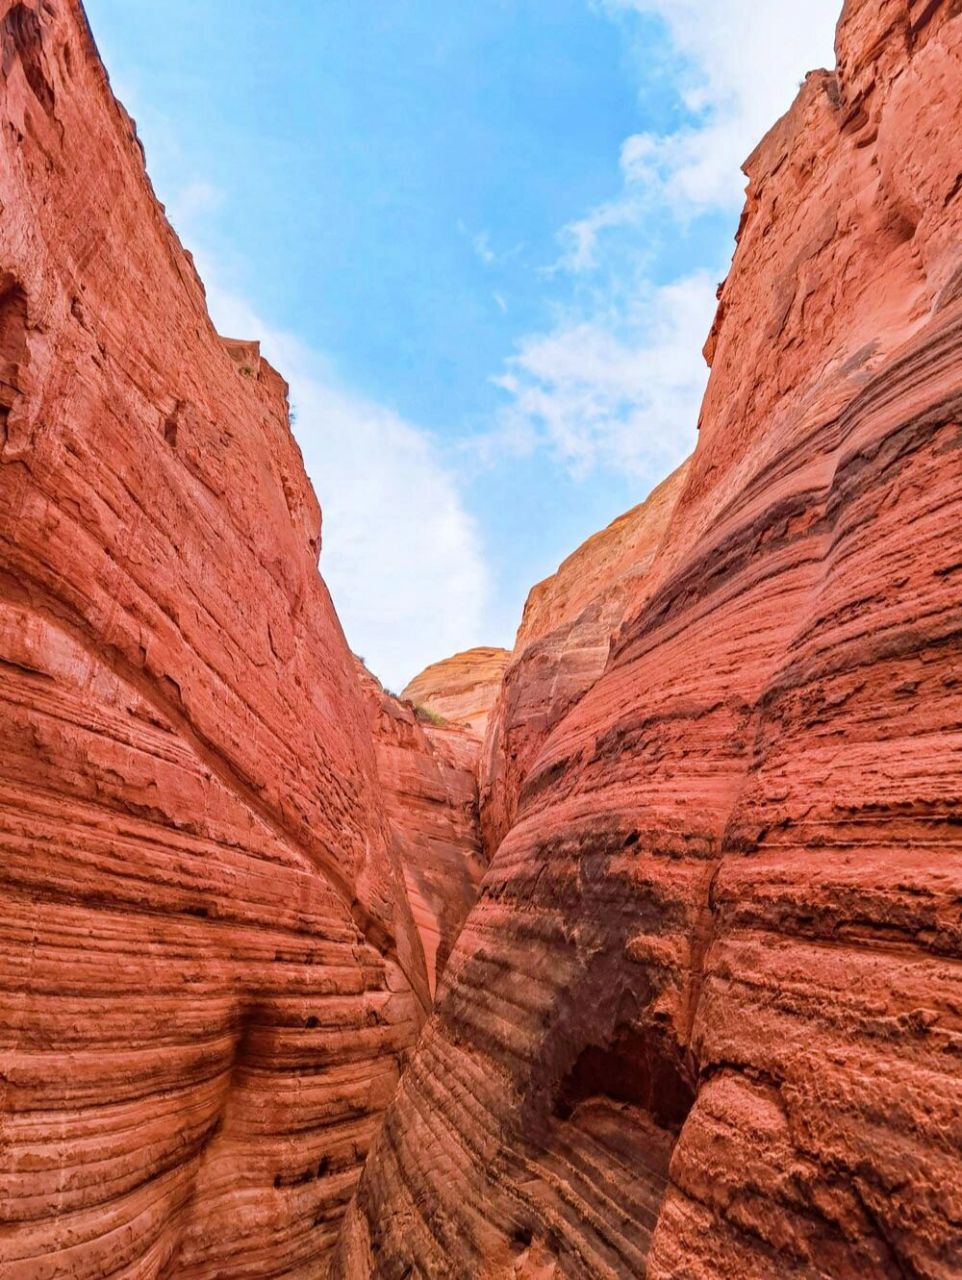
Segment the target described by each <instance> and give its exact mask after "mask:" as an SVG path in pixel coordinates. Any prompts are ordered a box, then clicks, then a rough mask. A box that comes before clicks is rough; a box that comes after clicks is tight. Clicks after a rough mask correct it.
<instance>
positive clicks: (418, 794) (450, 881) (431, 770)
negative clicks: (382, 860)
mask: <svg viewBox="0 0 962 1280" xmlns="http://www.w3.org/2000/svg"><path fill="white" fill-rule="evenodd" d="M360 675H361V683H362V686H363V688H364V691H365V695H366V698H367V700H368V706H369V710H370V716H371V732H372V734H373V737H374V744H375V759H376V761H377V771H378V778H379V782H380V787H381V798H382V801H383V803H384V806H385V812H386V814H387V818H388V824H389V828H390V831H391V837H392V841H393V844H394V849H395V852H396V855H397V858H398V861H399V863H400V866H401V868H402V870H403V873H404V883H405V887H406V889H407V896H408V901H409V902H410V904H411V908H412V911H413V913H414V921H415V924H416V925H417V929H418V933H419V935H420V939H421V945H422V947H423V949H424V957H425V961H426V964H427V977H428V985H429V988H430V992H431V995H432V997H433V996H434V993H435V990H436V987H437V983H438V980H439V979H440V977H441V974H442V972H443V970H444V966H445V963H446V962H447V958H448V956H449V954H450V952H451V948H452V946H453V945H454V941H455V939H456V938H457V936H458V933H459V932H460V930H461V926H462V924H463V923H464V918H465V916H466V915H467V914H468V910H469V909H470V907H471V906H472V904H473V903H474V900H475V898H476V897H477V893H478V885H479V884H480V882H481V877H482V875H483V874H484V867H485V861H484V858H483V857H482V854H481V830H480V823H479V817H478V774H477V769H478V751H479V748H480V742H479V740H478V738H477V737H476V736H475V735H474V734H473V733H472V732H471V731H470V730H469V729H467V728H464V727H462V726H461V725H457V724H454V723H447V722H446V723H444V724H435V723H433V722H432V721H431V720H430V719H427V718H425V717H423V716H421V715H419V714H418V713H417V712H416V711H415V709H414V708H413V707H412V706H411V705H410V704H409V703H405V702H402V701H400V699H398V698H396V697H394V695H393V694H390V693H388V692H387V691H386V690H385V689H383V688H382V686H381V685H380V684H379V682H378V681H377V680H376V679H375V678H374V677H373V676H372V675H371V674H370V672H368V671H366V670H365V669H364V668H363V666H362V667H361V668H360Z"/></svg>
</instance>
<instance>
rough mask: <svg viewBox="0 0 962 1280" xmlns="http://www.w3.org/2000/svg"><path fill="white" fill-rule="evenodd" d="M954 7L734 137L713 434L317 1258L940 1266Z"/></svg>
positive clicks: (854, 1)
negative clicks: (740, 203) (750, 146)
mask: <svg viewBox="0 0 962 1280" xmlns="http://www.w3.org/2000/svg"><path fill="white" fill-rule="evenodd" d="M960 94H962V17H960V15H959V6H958V5H957V4H955V3H952V2H950V0H943V2H941V3H940V2H939V0H935V2H934V3H924V2H923V0H918V2H917V3H908V2H907V0H883V3H877V2H874V0H873V2H870V0H849V3H848V4H847V5H846V7H845V10H844V13H843V16H842V20H841V23H840V25H839V30H838V67H837V71H836V73H835V74H832V75H830V74H827V73H817V74H814V75H812V76H810V77H808V79H807V80H806V82H805V84H804V86H803V87H802V89H801V92H800V94H799V96H798V99H797V101H796V103H795V105H794V106H793V108H792V109H791V111H790V112H789V113H788V115H787V116H786V117H785V118H784V119H783V120H781V121H780V122H779V123H778V124H777V125H776V126H775V128H774V129H773V130H772V131H771V133H770V134H769V135H768V136H767V137H766V139H765V140H764V141H763V143H762V144H761V146H760V147H759V148H758V149H757V150H756V152H755V153H754V154H753V156H752V157H751V158H750V160H749V161H748V165H747V172H748V175H749V188H748V195H747V204H746V209H745V214H744V216H743V219H742V225H741V228H740V232H739V242H738V248H737V252H736V255H735V260H734V263H733V267H732V271H731V274H730V275H729V277H728V280H727V281H726V282H725V284H724V286H723V287H722V289H721V291H720V298H719V311H718V316H717V318H716V322H715V325H714V328H713V331H712V334H711V336H710V338H709V342H708V346H707V348H706V351H707V354H708V356H709V358H710V360H711V362H712V376H711V380H710V384H709V388H708V392H707V395H706V400H705V404H704V409H703V413H702V419H701V430H700V439H699V443H698V448H697V450H696V452H695V454H694V457H693V459H692V461H691V464H690V469H689V471H688V475H687V477H686V479H685V482H684V487H683V489H682V492H681V494H680V496H679V498H678V502H677V506H676V508H675V511H674V514H673V516H672V519H671V522H670V525H669V527H668V529H667V531H666V533H665V535H664V537H663V539H662V542H661V545H660V547H659V549H658V551H657V554H656V557H655V561H654V563H653V565H652V567H651V570H650V577H649V581H653V582H654V583H655V584H656V585H655V587H654V591H653V594H651V595H648V588H647V587H646V586H644V585H642V586H641V590H640V595H639V599H638V600H637V602H636V605H635V607H633V608H629V609H627V610H626V614H625V620H624V622H623V623H622V625H621V627H620V630H619V633H618V636H617V638H616V639H615V641H614V643H613V645H612V651H611V655H610V657H609V660H608V664H607V667H606V670H605V672H604V674H603V675H602V676H601V677H600V679H598V680H597V681H596V682H595V683H594V684H593V685H592V686H591V687H590V688H589V689H588V690H587V692H586V693H585V694H584V695H583V697H581V699H580V700H579V701H578V702H577V703H576V704H575V705H574V707H573V708H572V709H571V710H570V711H569V712H568V714H567V715H565V716H564V718H563V719H561V721H560V722H559V723H558V724H557V725H556V726H555V727H554V729H553V731H552V732H551V733H550V735H549V736H548V738H547V740H546V741H545V742H544V743H543V745H542V746H541V748H540V751H539V753H538V755H537V757H536V759H535V760H534V761H533V762H532V764H531V765H530V767H529V768H528V770H527V776H526V778H525V781H524V784H523V790H522V795H521V800H520V804H519V807H518V812H517V817H516V820H515V821H514V824H513V825H512V827H511V829H510V831H509V832H508V834H507V835H506V837H505V838H504V840H503V842H502V843H501V845H500V847H499V849H498V851H497V853H496V855H495V857H494V861H493V863H492V864H491V866H490V867H489V870H488V872H487V874H486V877H485V880H484V883H483V886H482V891H481V897H480V899H479V902H478V904H477V905H476V907H475V908H474V909H473V911H472V912H471V914H470V916H469V917H468V921H467V923H466V925H465V928H464V930H463V932H462V934H461V937H460V939H459V941H458V944H457V946H456V947H455V950H454V952H453V954H452V956H451V958H450V961H449V964H448V969H447V974H446V980H445V987H444V989H443V991H442V993H441V997H440V1000H439V1002H438V1005H437V1008H436V1012H435V1015H434V1017H433V1018H432V1020H431V1022H430V1023H429V1025H428V1027H427V1028H426V1030H425V1033H424V1035H423V1036H422V1039H421V1041H420V1044H419V1047H418V1050H417V1052H416V1054H415V1057H414V1059H413V1061H412V1064H411V1066H410V1067H409V1069H408V1071H407V1072H406V1074H405V1076H404V1078H403V1080H402V1082H401V1085H400V1088H399V1091H398V1094H397V1097H396V1098H395V1100H394V1102H393V1103H392V1105H391V1107H390V1108H389V1111H388V1115H387V1118H386V1121H385V1125H384V1128H383V1130H382V1132H381V1134H380V1136H379V1138H378V1140H377V1143H376V1145H375V1148H374V1151H373V1152H372V1155H371V1157H370V1159H369V1162H368V1165H367V1167H366V1169H365V1173H364V1176H363V1178H362V1181H361V1184H360V1187H359V1190H358V1194H357V1197H356V1200H355V1202H354V1205H353V1206H352V1208H351V1210H350V1213H349V1216H348V1218H347V1219H346V1220H345V1226H344V1229H343V1231H342V1236H341V1240H340V1243H339V1247H338V1252H337V1254H336V1259H335V1266H334V1273H335V1274H337V1275H341V1276H349V1277H352V1278H355V1277H357V1276H362V1275H376V1276H378V1277H379V1278H381V1280H401V1278H402V1277H411V1276H431V1277H432V1278H434V1277H459V1278H460V1277H464V1276H478V1277H491V1278H493V1277H502V1276H515V1277H535V1276H537V1277H550V1276H568V1277H584V1276H605V1277H623V1276H627V1275H632V1276H641V1275H648V1276H650V1277H658V1278H659V1280H666V1278H668V1277H672V1278H673V1280H717V1278H718V1277H720V1276H733V1277H734V1276H737V1277H740V1278H741V1277H745V1278H755V1277H757V1278H759V1280H761V1278H762V1277H764V1278H766V1280H768V1278H774V1277H779V1280H783V1278H785V1277H798V1278H799V1280H801V1278H802V1277H805V1278H806V1280H812V1278H816V1277H817V1278H820V1280H830V1278H831V1280H875V1278H882V1277H902V1276H915V1277H927V1278H931V1280H954V1278H955V1277H957V1276H958V1275H959V1268H960V1259H962V1161H960V1157H959V1152H960V1151H962V1093H960V1090H959V1083H958V1082H959V1055H960V1052H962V1023H960V1010H962V964H960V959H962V926H960V916H959V904H960V901H962V836H960V830H962V828H960V822H959V818H960V813H962V677H960V671H962V607H960V592H959V581H960V575H962V534H960V530H962V465H960V458H962V287H960V283H959V282H960V280H962V249H960V245H962V196H960V191H962V148H960V144H959V139H958V130H957V124H956V118H957V114H958V112H957V107H958V102H959V100H960Z"/></svg>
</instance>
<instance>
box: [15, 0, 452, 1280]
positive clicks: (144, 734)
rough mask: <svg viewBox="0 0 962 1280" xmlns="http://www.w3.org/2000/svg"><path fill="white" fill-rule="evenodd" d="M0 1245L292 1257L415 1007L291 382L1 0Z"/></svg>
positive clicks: (195, 1260) (253, 1259)
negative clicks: (212, 290) (218, 313)
mask: <svg viewBox="0 0 962 1280" xmlns="http://www.w3.org/2000/svg"><path fill="white" fill-rule="evenodd" d="M0 42H2V76H0V121H2V128H0V754H2V759H3V768H2V770H0V1206H2V1210H0V1218H2V1226H0V1274H3V1275H4V1276H10V1277H14V1276H16V1277H17V1278H18V1280H47V1278H48V1277H50V1278H52V1277H54V1276H71V1277H87V1278H89V1280H99V1278H100V1277H104V1276H108V1275H112V1276H120V1275H124V1276H137V1277H170V1276H177V1277H178V1278H179V1280H180V1278H183V1277H198V1278H199V1277H202V1276H203V1277H211V1276H214V1275H219V1276H230V1277H231V1278H232V1280H237V1278H238V1277H245V1276H249V1277H263V1276H265V1275H275V1276H279V1275H284V1276H314V1275H316V1274H317V1267H318V1264H319V1260H320V1259H323V1257H324V1256H325V1254H326V1252H327V1250H328V1249H329V1248H330V1246H331V1245H332V1243H333V1240H334V1237H335V1234H336V1231H337V1227H338V1223H339V1220H340V1217H341V1215H342V1213H343V1211H344V1208H345V1206H346V1204H347V1202H348V1201H349V1199H350V1197H351V1194H352V1192H353V1189H354V1185H355V1182H356V1180H357V1177H358V1174H359V1171H360V1167H361V1164H362V1162H363V1160H364V1157H365V1154H366V1152H367V1148H368V1146H369V1144H370V1142H371V1139H372V1137H373V1135H374V1132H375V1129H376V1127H377V1124H378V1121H379V1118H380V1115H381V1113H382V1111H383V1109H384V1107H385V1106H386V1104H387V1102H388V1100H389V1099H390V1097H391V1095H392V1093H393V1091H394V1088H395V1085H396V1083H397V1079H398V1073H399V1071H400V1069H401V1066H402V1063H403V1061H404V1058H405V1055H406V1054H407V1053H408V1052H409V1050H410V1049H411V1047H412V1045H413V1044H414V1040H415V1037H416V1035H417V1031H418V1028H419V1026H420V1024H421V1022H422V1020H423V1017H424V1013H425V1010H426V1008H427V1007H428V1004H429V992H428V982H427V974H426V971H425V966H424V959H423V954H422V948H421V944H420V940H419V937H418V934H417V931H416V929H415V926H414V921H413V918H412V916H411V911H410V908H409V905H408V901H407V896H406V893H405V887H404V875H403V873H402V868H401V866H400V863H399V859H398V857H397V851H396V848H395V841H394V840H393V838H392V834H391V829H390V824H389V819H388V815H387V814H386V812H385V809H384V806H383V805H382V803H381V800H380V790H381V788H380V784H379V780H378V772H377V764H376V760H375V750H374V744H373V741H372V735H371V732H370V724H369V717H368V713H367V708H366V704H365V702H364V699H363V697H362V694H361V691H360V689H359V686H358V682H357V679H356V676H355V672H354V666H353V662H352V659H351V655H350V653H349V651H348V649H347V646H346V644H345V642H344V639H343V636H342V634H341V629H340V626H339V624H338V621H337V618H336V617H335V614H334V610H333V608H332V606H331V601H330V598H329V596H328V594H327V591H326V589H325V587H324V584H323V582H322V581H321V579H320V578H319V577H318V574H317V556H318V550H319V539H320V513H319V511H318V507H317V503H316V501H315V498H314V495H313V493H312V492H311V489H310V486H309V485H308V483H307V480H306V478H305V475H304V469H303V466H302V462H301V457H300V453H299V451H298V448H297V446H296V444H295V442H294V440H293V438H292V436H291V433H290V429H289V424H288V414H287V404H286V387H285V386H284V383H283V381H282V380H281V378H280V377H279V376H278V375H277V374H276V373H275V372H274V371H273V370H272V369H271V368H270V366H269V365H267V364H266V363H265V362H264V361H263V360H261V358H260V355H259V352H258V349H257V345H256V343H252V344H244V343H234V342H225V341H223V340H221V338H219V337H218V335H217V334H216V333H215V332H214V329H213V328H212V327H211V323H210V321H209V319H208V317H207V311H206V307H205V301H204V292H203V288H202V286H201V284H200V281H199V280H198V278H197V275H196V274H195V272H194V270H193V267H192V264H191V260H190V258H189V256H188V255H187V254H186V253H185V252H184V250H183V249H182V247H181V245H180V244H179V242H178V240H177V238H176V237H175V236H174V234H173V232H172V231H171V229H170V227H169V226H168V224H167V222H166V220H165V218H164V216H163V212H162V210H161V209H160V207H159V206H158V204H157V202H156V200H155V199H154V196H153V194H152V192H151V189H150V186H149V184H148V182H147V180H146V177H145V173H144V161H143V155H142V151H141V148H140V146H139V144H138V142H137V139H136V135H135V133H134V129H133V125H132V123H131V121H130V119H129V118H128V116H127V115H126V114H125V112H124V111H123V109H122V108H121V107H120V106H119V105H118V104H117V103H116V102H115V100H114V98H113V96H112V95H111V93H110V90H109V87H108V84H107V79H106V76H105V73H104V70H103V67H102V66H101V63H100V61H99V58H98V57H97V54H96V51H95V49H94V46H93V44H92V41H91V39H90V37H89V34H88V32H87V28H86V24H85V21H84V18H83V13H82V10H81V8H80V6H79V4H78V3H76V2H75V0H57V2H56V3H42V4H41V3H29V4H28V3H11V2H10V0H0Z"/></svg>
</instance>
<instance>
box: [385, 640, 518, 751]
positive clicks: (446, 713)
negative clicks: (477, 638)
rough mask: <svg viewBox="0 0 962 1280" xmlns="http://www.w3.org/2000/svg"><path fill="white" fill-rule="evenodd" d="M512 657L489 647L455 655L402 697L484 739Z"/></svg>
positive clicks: (417, 679)
mask: <svg viewBox="0 0 962 1280" xmlns="http://www.w3.org/2000/svg"><path fill="white" fill-rule="evenodd" d="M509 657H510V655H509V653H508V651H507V649H493V648H490V647H481V648H478V649H467V650H465V652H464V653H456V654H454V655H453V657H450V658H445V659H444V660H443V661H442V662H433V663H432V664H431V666H429V667H426V668H425V669H424V670H423V671H422V672H421V674H420V675H417V676H415V677H414V679H413V680H411V681H410V683H409V684H407V685H406V686H405V688H404V689H403V690H402V691H401V697H402V698H404V699H406V700H407V701H408V702H413V703H414V704H415V706H420V707H424V708H426V710H428V711H430V712H432V713H433V714H434V715H436V716H439V717H440V718H441V719H442V720H448V721H450V722H451V723H452V724H458V725H462V726H463V727H464V728H466V729H469V730H470V731H471V732H472V733H473V734H474V735H475V736H476V737H478V738H483V737H484V731H485V728H486V727H487V723H488V716H489V714H490V712H491V708H492V706H493V705H494V700H495V698H496V697H497V695H498V689H499V688H500V687H501V678H502V676H503V675H504V670H505V667H506V666H507V665H508V659H509Z"/></svg>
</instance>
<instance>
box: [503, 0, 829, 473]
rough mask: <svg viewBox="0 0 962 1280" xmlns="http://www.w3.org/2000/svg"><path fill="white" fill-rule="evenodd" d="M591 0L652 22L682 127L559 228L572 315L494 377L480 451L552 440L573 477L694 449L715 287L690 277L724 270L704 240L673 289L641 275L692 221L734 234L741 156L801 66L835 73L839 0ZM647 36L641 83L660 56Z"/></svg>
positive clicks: (639, 154) (669, 461)
mask: <svg viewBox="0 0 962 1280" xmlns="http://www.w3.org/2000/svg"><path fill="white" fill-rule="evenodd" d="M589 2H590V3H593V4H594V5H595V7H596V8H599V9H601V10H603V11H604V12H605V13H607V14H608V15H610V16H611V17H612V18H616V19H619V20H621V21H622V25H623V29H624V32H625V34H626V37H627V38H628V39H629V40H632V41H637V36H638V34H639V33H638V28H637V27H635V26H634V25H633V23H632V21H631V18H632V15H634V16H636V17H637V16H638V15H645V16H648V17H655V18H658V19H660V20H661V22H662V23H663V26H664V30H665V33H666V35H667V38H668V43H669V46H670V51H669V54H668V59H669V62H670V68H671V82H672V83H674V84H675V85H676V86H677V92H678V97H679V101H680V106H681V107H682V108H683V111H684V114H685V115H686V116H687V117H688V123H686V124H685V125H684V126H683V127H681V128H679V129H677V130H675V131H673V132H670V133H666V134H661V135H659V134H656V133H654V132H651V131H647V132H639V133H636V134H633V135H631V136H630V137H628V138H626V139H625V140H624V142H623V144H622V147H621V151H620V156H619V162H620V173H621V185H620V188H619V189H618V190H617V191H615V192H614V193H613V194H612V196H611V197H610V198H609V199H607V200H605V201H604V202H602V203H600V204H598V205H596V206H595V207H594V208H592V209H589V210H588V211H587V213H585V214H584V215H583V216H582V217H580V218H577V219H575V220H573V221H572V222H570V223H569V224H568V225H567V226H565V227H563V228H562V229H561V231H560V233H559V240H560V243H561V245H562V255H561V257H560V259H559V261H558V262H557V263H556V264H555V266H554V267H553V268H551V269H550V271H549V275H551V276H557V275H558V273H559V272H567V273H571V275H572V276H573V277H574V278H575V282H576V291H575V294H574V297H575V299H576V300H577V302H578V305H579V306H580V308H581V309H580V313H579V312H578V311H575V312H574V314H571V308H570V307H569V314H568V315H567V316H566V317H565V318H564V319H563V320H562V321H560V322H559V323H558V324H557V326H556V327H555V328H554V330H553V331H551V332H549V333H542V334H532V335H529V336H528V337H526V338H524V339H523V340H522V341H521V342H520V343H519V344H518V348H517V352H516V354H515V356H514V357H513V358H512V359H510V360H509V361H508V362H507V365H506V368H505V370H504V372H503V373H502V374H501V376H499V377H497V378H496V379H495V382H496V383H497V384H498V385H499V386H500V387H501V388H502V390H503V391H505V392H506V394H507V395H508V397H509V404H508V405H507V406H506V408H505V410H504V413H503V414H502V419H501V423H500V427H499V430H498V432H497V433H495V435H494V436H493V437H492V439H491V440H489V441H485V442H482V449H481V453H482V456H484V451H485V450H488V451H490V450H491V449H492V448H493V444H492V441H494V442H500V445H501V447H510V448H515V449H517V450H519V451H529V450H531V449H532V448H535V447H537V445H538V444H543V443H546V444H547V445H548V446H549V447H550V448H551V449H553V450H554V451H555V453H556V454H557V455H558V456H559V457H560V458H561V459H562V460H563V461H564V462H565V463H566V464H567V466H568V467H569V468H570V469H571V470H572V471H573V472H574V473H576V474H579V473H586V472H588V471H589V470H591V469H592V468H593V467H595V466H607V467H613V468H621V469H627V470H629V471H630V472H633V473H638V474H639V476H640V477H641V476H643V477H644V478H645V479H646V480H648V481H652V480H654V479H657V478H658V475H659V473H660V474H664V472H665V471H667V469H668V468H669V467H670V466H672V465H673V464H674V463H675V462H677V461H679V460H680V458H681V457H682V456H683V454H684V453H685V452H686V451H687V450H688V449H690V448H691V447H692V445H693V444H694V440H695V426H696V423H697V419H698V410H699V407H700V401H701V396H702V393H703V389H704V385H705V382H706V379H707V370H706V368H705V365H704V361H703V359H702V355H701V351H702V346H703V344H704V340H705V337H706V335H707V333H708V330H709V327H710V325H711V318H712V315H713V312H714V307H715V299H714V280H715V279H717V276H715V277H712V276H711V275H710V274H709V272H708V271H707V270H705V271H701V270H696V269H695V268H696V267H697V266H705V267H708V266H713V265H714V264H716V263H717V264H718V267H721V260H722V258H723V256H724V246H720V245H718V243H717V242H716V240H715V239H711V243H708V242H707V241H706V242H703V243H702V244H701V256H700V260H699V259H698V258H696V259H694V261H693V260H692V256H691V255H692V254H693V253H695V252H698V250H697V249H692V247H691V244H690V242H688V243H687V245H686V248H685V252H686V254H687V255H688V259H689V263H690V265H689V266H688V268H687V270H686V272H685V274H684V275H683V276H681V277H680V278H677V279H675V280H674V281H672V282H670V283H667V284H657V285H656V284H655V283H653V281H652V279H651V278H650V275H649V276H648V278H646V271H647V272H650V270H651V266H652V258H653V256H654V254H655V253H656V252H657V250H658V247H659V246H666V247H668V248H669V249H673V250H674V251H675V252H677V251H678V248H679V246H680V245H681V243H682V239H681V237H682V236H683V235H684V234H685V233H686V231H687V230H688V229H689V227H690V224H691V220H692V218H693V217H694V216H695V215H697V214H699V213H704V212H707V211H712V212H719V211H720V212H730V213H731V217H732V230H733V231H734V226H735V216H736V215H737V211H738V209H739V208H740V206H741V204H742V201H743V189H744V178H743V176H742V174H741V171H740V170H741V165H742V163H743V162H744V160H745V159H746V157H747V156H748V155H749V154H750V152H751V151H752V149H753V148H754V146H755V145H756V144H757V143H758V141H759V140H760V139H761V137H762V135H763V134H764V133H765V131H766V130H767V129H768V128H769V127H770V126H771V125H772V124H774V122H775V120H776V119H777V118H778V117H779V116H780V115H781V114H782V113H783V112H784V111H785V110H786V109H787V108H788V107H789V106H790V104H791V102H792V100H793V98H794V96H795V94H796V93H797V91H798V84H799V81H800V80H801V79H802V78H803V76H804V75H805V73H806V71H808V70H810V69H812V68H813V67H817V66H821V65H833V64H834V55H833V50H832V38H833V33H834V29H835V19H836V16H837V12H838V5H839V0H807V3H805V4H804V5H800V4H798V2H797V0H765V3H759V2H758V0H589ZM646 35H647V36H648V37H649V40H648V43H647V44H646V47H645V48H643V49H642V48H638V50H637V52H638V66H639V78H640V79H643V80H647V77H648V75H649V73H650V69H651V66H652V59H653V57H655V56H656V54H655V53H654V52H653V50H652V47H651V42H650V30H648V31H646ZM679 76H680V79H679ZM721 270H723V268H721Z"/></svg>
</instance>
